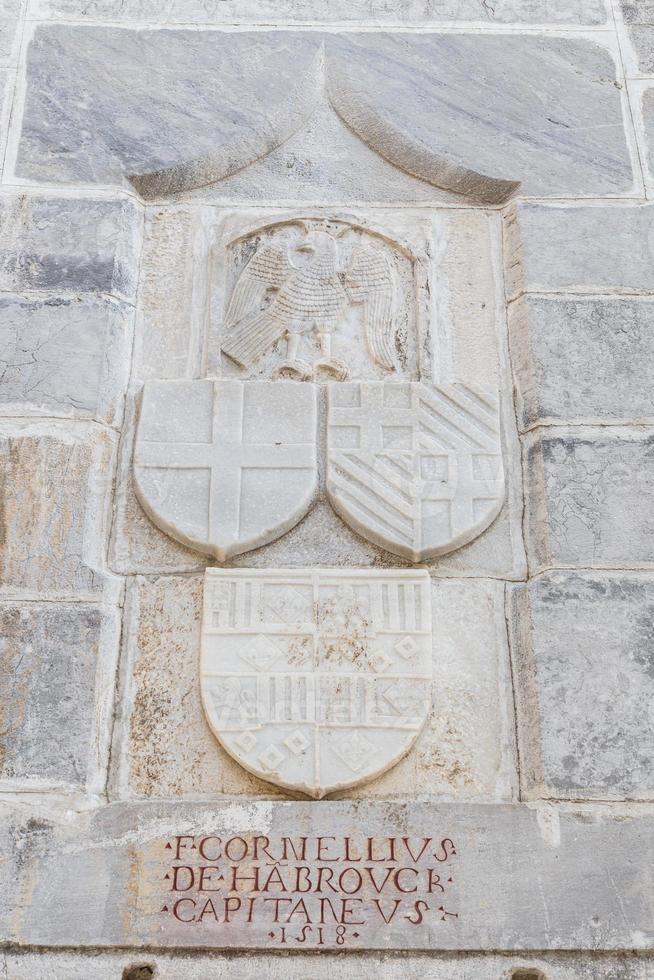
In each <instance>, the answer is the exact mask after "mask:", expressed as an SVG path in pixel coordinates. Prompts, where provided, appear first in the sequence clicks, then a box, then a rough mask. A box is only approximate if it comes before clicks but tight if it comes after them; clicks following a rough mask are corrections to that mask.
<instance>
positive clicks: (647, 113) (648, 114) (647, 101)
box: [642, 88, 654, 175]
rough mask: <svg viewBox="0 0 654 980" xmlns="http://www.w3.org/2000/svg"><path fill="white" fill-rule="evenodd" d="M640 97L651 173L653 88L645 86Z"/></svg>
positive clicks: (653, 167) (653, 162)
mask: <svg viewBox="0 0 654 980" xmlns="http://www.w3.org/2000/svg"><path fill="white" fill-rule="evenodd" d="M642 98H643V102H642V112H643V122H644V125H645V133H646V136H647V148H646V149H647V152H646V156H647V163H648V168H649V173H650V175H651V174H653V173H654V89H652V88H646V89H645V91H644V92H643V96H642Z"/></svg>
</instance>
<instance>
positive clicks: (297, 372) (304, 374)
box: [272, 358, 313, 381]
mask: <svg viewBox="0 0 654 980" xmlns="http://www.w3.org/2000/svg"><path fill="white" fill-rule="evenodd" d="M288 375H290V377H291V378H292V379H293V380H294V381H309V380H310V379H311V377H312V375H313V370H312V367H311V365H310V364H308V363H307V361H301V360H300V359H299V358H296V359H295V360H288V361H282V362H281V364H278V365H277V367H276V368H275V370H274V371H273V374H272V376H273V379H274V380H276V379H277V378H282V377H285V376H288Z"/></svg>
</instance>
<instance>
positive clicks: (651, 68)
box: [629, 16, 654, 75]
mask: <svg viewBox="0 0 654 980" xmlns="http://www.w3.org/2000/svg"><path fill="white" fill-rule="evenodd" d="M652 20H653V21H654V16H653V17H652ZM629 39H630V41H631V43H632V44H633V46H634V49H635V52H636V58H637V60H638V69H639V71H640V72H642V74H643V75H652V74H654V24H634V25H633V27H631V29H630V30H629Z"/></svg>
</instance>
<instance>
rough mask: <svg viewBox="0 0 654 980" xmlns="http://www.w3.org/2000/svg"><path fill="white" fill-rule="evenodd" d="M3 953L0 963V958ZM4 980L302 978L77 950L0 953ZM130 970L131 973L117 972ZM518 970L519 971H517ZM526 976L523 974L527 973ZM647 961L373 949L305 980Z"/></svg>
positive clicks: (586, 971)
mask: <svg viewBox="0 0 654 980" xmlns="http://www.w3.org/2000/svg"><path fill="white" fill-rule="evenodd" d="M3 955H4V957H5V958H4V961H3ZM3 962H4V964H5V966H4V969H5V975H6V977H7V980H89V977H91V976H92V977H93V980H118V978H120V977H121V976H122V977H124V978H125V980H149V974H147V973H146V972H143V973H141V974H139V973H138V972H137V971H138V968H139V967H141V968H142V969H144V968H147V967H150V968H152V969H153V970H154V974H153V976H154V977H155V978H156V980H179V978H180V977H184V980H211V978H214V977H215V976H221V975H222V974H224V975H229V977H230V980H260V978H261V977H262V976H265V977H266V978H267V980H307V960H306V958H305V957H303V956H274V955H272V956H271V955H270V953H263V952H259V953H256V952H244V953H242V954H239V953H237V952H234V951H230V952H222V953H221V952H212V953H200V952H198V951H196V952H195V953H190V954H189V953H182V952H179V953H162V952H156V953H154V952H153V953H149V952H146V951H143V952H138V951H136V950H134V951H132V952H122V951H121V952H113V951H111V950H104V951H103V952H101V953H97V952H96V953H92V952H89V953H84V952H83V951H79V952H69V951H65V950H62V951H57V950H47V951H43V950H42V951H35V950H25V951H22V952H15V951H12V952H7V953H5V954H3V953H0V965H2V964H3ZM127 970H132V971H134V972H132V973H125V972H124V971H127ZM521 971H522V972H521ZM530 971H531V972H530ZM653 972H654V960H653V959H652V958H651V957H649V956H642V955H639V954H637V953H625V954H620V953H617V954H613V955H611V954H606V953H593V954H592V955H590V956H589V955H588V954H587V953H528V952H525V953H504V954H502V953H496V954H492V953H486V954H470V953H466V954H457V953H452V954H450V955H447V954H440V955H439V954H434V953H432V954H431V955H430V956H429V967H428V972H427V973H426V972H425V956H424V955H423V954H422V953H419V952H418V953H411V952H409V951H403V952H402V954H401V956H388V955H385V954H383V953H382V954H379V953H375V952H366V953H359V954H358V955H356V956H343V955H342V954H341V953H325V952H322V953H321V954H320V956H314V957H312V959H311V980H333V978H334V976H336V975H338V976H339V977H341V978H342V980H361V977H366V978H367V977H375V976H381V977H383V978H384V980H550V978H552V980H599V978H600V977H601V980H651V976H652V973H653Z"/></svg>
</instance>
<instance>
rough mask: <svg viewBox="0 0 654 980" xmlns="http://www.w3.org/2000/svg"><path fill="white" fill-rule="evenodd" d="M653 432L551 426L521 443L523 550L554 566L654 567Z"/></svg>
mask: <svg viewBox="0 0 654 980" xmlns="http://www.w3.org/2000/svg"><path fill="white" fill-rule="evenodd" d="M653 446H654V431H653V430H652V429H649V428H636V429H624V428H622V427H617V426H616V427H613V428H605V429H597V428H584V427H582V426H580V427H573V428H565V427H561V428H558V427H557V428H555V429H549V430H539V431H537V432H535V433H533V434H531V435H530V437H529V438H528V439H527V442H526V445H525V468H526V484H527V486H526V531H527V552H528V557H529V565H530V569H531V571H532V573H534V572H537V571H538V570H539V569H542V568H547V567H550V566H552V565H555V566H567V567H574V566H578V565H582V566H595V567H609V568H631V567H634V566H636V567H638V566H640V567H650V566H652V564H653V563H654V523H653V522H652V513H653V512H654V510H653V509H654V469H653V467H654V452H653V449H652V447H653Z"/></svg>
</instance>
